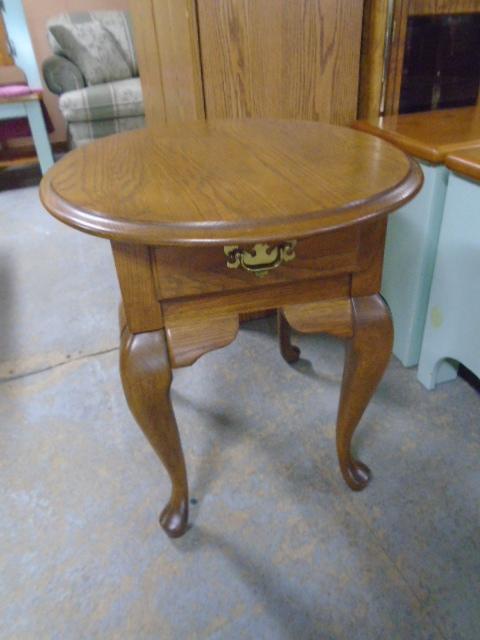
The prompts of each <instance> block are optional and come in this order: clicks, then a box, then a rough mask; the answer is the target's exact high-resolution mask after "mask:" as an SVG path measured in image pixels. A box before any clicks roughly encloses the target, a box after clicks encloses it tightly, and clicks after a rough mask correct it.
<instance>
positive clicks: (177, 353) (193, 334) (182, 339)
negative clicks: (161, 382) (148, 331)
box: [166, 314, 239, 368]
mask: <svg viewBox="0 0 480 640" xmlns="http://www.w3.org/2000/svg"><path fill="white" fill-rule="evenodd" d="M238 328H239V318H238V314H232V315H230V316H220V317H208V316H207V317H206V318H198V319H197V320H196V321H195V322H191V321H185V322H184V323H182V322H181V321H180V322H175V323H172V325H171V326H170V324H169V323H167V327H166V331H167V344H168V352H169V356H170V362H171V363H172V367H173V368H177V367H187V366H189V365H191V364H193V363H194V362H196V361H197V360H198V358H200V356H203V355H204V354H205V353H208V351H213V350H214V349H219V348H220V347H226V346H227V344H230V342H233V341H234V340H235V338H236V336H237V333H238Z"/></svg>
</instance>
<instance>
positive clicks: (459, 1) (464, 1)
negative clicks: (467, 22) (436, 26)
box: [408, 0, 480, 16]
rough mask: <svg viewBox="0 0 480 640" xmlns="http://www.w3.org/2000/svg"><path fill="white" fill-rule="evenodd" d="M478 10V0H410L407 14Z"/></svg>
mask: <svg viewBox="0 0 480 640" xmlns="http://www.w3.org/2000/svg"><path fill="white" fill-rule="evenodd" d="M477 11H480V0H410V4H409V10H408V13H409V15H411V16H413V15H415V16H421V15H432V14H436V15H438V14H445V13H446V14H452V13H474V12H477Z"/></svg>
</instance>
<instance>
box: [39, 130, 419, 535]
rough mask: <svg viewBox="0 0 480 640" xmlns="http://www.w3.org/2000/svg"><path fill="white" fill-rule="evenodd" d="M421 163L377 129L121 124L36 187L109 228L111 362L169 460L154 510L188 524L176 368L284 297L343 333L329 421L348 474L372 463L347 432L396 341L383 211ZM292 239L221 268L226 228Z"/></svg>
mask: <svg viewBox="0 0 480 640" xmlns="http://www.w3.org/2000/svg"><path fill="white" fill-rule="evenodd" d="M421 182H422V176H421V173H420V171H419V169H418V167H417V165H416V163H415V162H414V161H411V160H409V159H408V158H407V157H406V156H405V155H404V154H403V153H402V152H401V151H399V150H398V149H395V148H394V147H392V146H391V145H388V144H386V143H385V142H384V141H382V140H381V139H379V138H374V137H371V136H366V135H365V134H363V133H359V132H356V131H353V130H350V129H341V128H337V127H332V126H329V125H323V124H316V123H312V122H309V123H306V122H298V123H294V122H287V121H279V122H275V121H264V122H262V121H241V120H238V121H235V122H207V123H206V122H204V123H191V124H188V125H187V124H185V125H183V126H182V127H179V126H169V127H164V128H158V129H150V130H146V131H144V132H142V131H137V132H132V133H128V134H119V135H117V136H113V137H111V138H105V139H103V140H99V141H97V142H95V143H93V144H91V145H89V146H87V147H83V148H81V149H78V150H76V151H74V152H72V153H71V154H69V155H68V156H67V157H65V158H64V159H62V160H61V161H60V162H59V163H57V164H56V165H55V166H54V167H53V168H52V169H51V170H50V171H49V173H48V175H47V176H46V177H45V178H44V180H43V181H42V185H41V197H42V201H43V203H44V204H45V206H46V207H47V209H48V210H49V211H50V212H51V213H52V214H53V215H55V216H56V217H57V218H59V219H60V220H63V221H64V222H66V223H67V224H70V225H71V226H73V227H76V228H78V229H80V230H83V231H87V232H89V233H93V234H95V235H99V236H102V237H107V238H109V239H110V240H111V244H112V250H113V255H114V259H115V265H116V269H117V274H118V278H119V282H120V288H121V292H122V299H123V305H124V311H123V310H122V312H121V320H120V323H121V326H122V329H123V330H122V336H121V352H120V368H121V376H122V382H123V386H124V389H125V394H126V397H127V401H128V404H129V406H130V408H131V410H132V413H133V415H134V416H135V418H136V420H137V422H138V423H139V425H140V427H141V428H142V430H143V431H144V433H145V435H146V436H147V438H148V439H149V441H150V442H151V444H152V446H153V447H154V449H155V451H156V452H157V454H158V456H159V457H160V459H161V460H162V462H163V464H164V465H165V467H166V470H167V472H168V474H169V476H170V479H171V482H172V493H171V497H170V500H169V502H168V503H167V506H166V508H165V509H164V511H163V512H162V515H161V518H160V521H161V524H162V526H163V528H164V529H165V531H166V532H167V534H168V535H170V536H172V537H174V536H179V535H182V534H183V533H184V532H185V530H186V527H187V519H188V489H187V479H186V471H185V462H184V458H183V453H182V448H181V444H180V439H179V435H178V429H177V425H176V423H175V417H174V414H173V410H172V405H171V401H170V397H169V389H170V383H171V368H172V367H181V366H187V365H189V364H191V363H193V362H194V361H195V360H196V359H197V358H199V357H200V356H201V355H202V354H204V353H206V352H207V351H210V350H212V349H216V348H219V347H221V346H224V345H226V344H228V343H229V342H231V341H232V340H233V339H234V338H235V336H236V333H237V331H238V321H239V317H240V316H242V315H243V314H245V313H258V312H264V311H268V310H272V311H276V310H279V331H280V346H281V351H282V355H283V357H284V358H285V359H286V360H287V361H289V362H294V361H295V359H298V355H299V352H298V350H297V349H296V348H295V347H293V346H292V344H291V341H290V325H291V326H292V327H293V328H295V329H297V330H298V331H303V332H307V333H308V332H317V331H325V332H328V333H331V334H332V335H336V336H338V337H341V338H344V339H347V341H348V348H347V359H346V369H345V376H344V381H343V386H342V396H341V398H342V399H341V407H340V409H339V416H338V423H337V443H338V455H339V463H340V467H341V469H342V473H343V475H344V477H345V480H346V482H347V483H348V484H349V486H351V487H352V488H353V489H360V488H362V487H363V486H364V485H365V483H366V481H367V476H368V474H367V470H366V467H364V466H363V465H362V464H361V463H359V462H357V461H356V460H355V459H354V458H353V457H352V454H351V452H350V443H351V439H352V436H353V433H354V430H355V428H356V426H357V424H358V421H359V420H360V417H361V415H362V413H363V410H364V408H365V406H366V404H367V403H368V400H369V398H370V396H371V394H372V393H373V391H374V389H375V386H376V384H377V383H378V381H379V379H380V377H381V374H382V372H383V369H384V368H385V366H386V363H387V361H388V356H389V354H390V349H391V321H390V317H389V314H388V311H387V309H386V307H385V305H384V303H383V301H382V300H381V298H380V297H379V296H378V291H379V288H380V277H381V266H382V256H383V246H384V240H385V226H386V219H387V213H389V212H390V211H392V210H394V209H395V208H396V207H398V206H400V205H402V204H403V203H405V202H407V201H408V200H409V199H410V198H412V197H413V196H414V195H415V193H416V192H417V190H418V189H419V188H420V185H421ZM226 240H228V241H229V242H228V244H230V243H232V241H233V240H237V241H238V244H239V245H240V246H241V247H247V248H250V249H251V247H252V245H255V244H256V243H258V242H260V241H269V242H271V243H272V244H275V243H276V242H277V241H278V242H281V243H283V242H285V241H287V240H296V241H297V243H296V245H295V252H296V256H295V258H294V259H293V260H291V261H289V262H286V263H284V264H280V265H279V266H277V268H276V269H275V270H274V271H270V272H269V273H268V275H266V276H265V277H262V278H259V277H257V276H256V275H255V274H253V273H251V272H247V271H242V270H240V269H232V268H229V267H228V266H227V257H226V255H225V251H224V246H223V245H224V242H225V241H226Z"/></svg>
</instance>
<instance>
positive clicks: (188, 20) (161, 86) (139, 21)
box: [130, 0, 205, 125]
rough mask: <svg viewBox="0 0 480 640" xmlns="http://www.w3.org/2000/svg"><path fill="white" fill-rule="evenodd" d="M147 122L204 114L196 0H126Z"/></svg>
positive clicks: (174, 119) (193, 118)
mask: <svg viewBox="0 0 480 640" xmlns="http://www.w3.org/2000/svg"><path fill="white" fill-rule="evenodd" d="M130 13H131V14H132V17H133V24H134V29H135V43H136V49H137V57H138V64H139V69H140V76H141V79H142V88H143V92H144V100H145V116H146V119H147V123H148V124H149V125H153V124H154V123H155V122H159V121H160V122H181V121H186V120H198V119H203V118H204V117H205V110H204V98H203V88H202V71H201V66H200V52H199V43H198V26H197V15H196V3H195V0H142V1H141V2H138V0H130Z"/></svg>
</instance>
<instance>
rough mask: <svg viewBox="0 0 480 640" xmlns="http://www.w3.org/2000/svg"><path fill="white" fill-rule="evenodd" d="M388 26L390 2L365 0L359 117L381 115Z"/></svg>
mask: <svg viewBox="0 0 480 640" xmlns="http://www.w3.org/2000/svg"><path fill="white" fill-rule="evenodd" d="M387 29H388V2H385V0H365V2H364V13H363V29H362V50H361V56H360V86H359V98H358V117H359V118H376V117H378V116H379V115H380V107H381V101H382V89H383V83H382V79H383V71H384V64H385V61H384V56H385V53H386V52H385V45H386V41H385V34H386V31H387Z"/></svg>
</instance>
